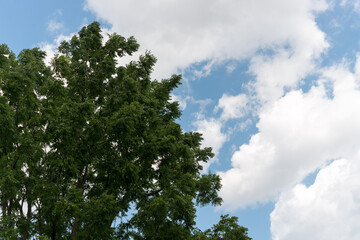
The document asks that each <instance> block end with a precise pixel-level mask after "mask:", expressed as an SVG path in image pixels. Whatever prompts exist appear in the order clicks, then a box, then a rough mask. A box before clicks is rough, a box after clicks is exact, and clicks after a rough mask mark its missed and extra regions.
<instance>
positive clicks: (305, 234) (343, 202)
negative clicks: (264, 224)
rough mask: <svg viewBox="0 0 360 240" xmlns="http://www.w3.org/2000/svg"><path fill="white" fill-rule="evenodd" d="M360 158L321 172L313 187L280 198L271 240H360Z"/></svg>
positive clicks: (300, 187) (338, 162)
mask: <svg viewBox="0 0 360 240" xmlns="http://www.w3.org/2000/svg"><path fill="white" fill-rule="evenodd" d="M359 173H360V158H359V156H356V157H354V158H352V159H339V160H336V161H334V162H333V163H331V164H330V165H329V166H327V167H325V168H323V169H322V170H321V171H320V172H319V173H318V175H317V177H316V180H315V182H314V184H313V185H311V186H309V187H306V186H305V185H303V184H298V185H296V186H295V187H293V188H292V189H291V190H289V191H286V192H284V193H282V194H281V196H280V198H279V201H278V202H277V203H276V206H275V209H274V211H273V212H272V213H271V232H272V237H273V240H300V239H301V240H302V239H319V240H320V239H327V240H348V239H360V222H359V219H360V201H359V200H360V178H359Z"/></svg>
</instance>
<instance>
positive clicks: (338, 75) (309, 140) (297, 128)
mask: <svg viewBox="0 0 360 240" xmlns="http://www.w3.org/2000/svg"><path fill="white" fill-rule="evenodd" d="M358 64H359V61H358ZM358 64H357V66H358ZM357 69H358V67H356V70H357ZM358 74H359V72H355V73H352V72H350V71H349V70H348V69H347V66H346V64H345V63H343V64H340V65H339V66H336V67H332V68H328V69H326V70H324V71H323V75H322V77H321V79H320V80H319V81H318V86H314V87H312V88H311V90H310V91H309V92H308V93H303V92H302V91H301V90H297V91H291V92H289V93H288V94H286V95H285V96H284V97H283V98H281V99H279V100H277V101H275V102H274V103H273V104H267V105H266V106H265V107H263V108H262V110H261V111H260V115H259V118H260V120H259V122H258V124H257V127H258V129H259V132H258V133H257V134H255V135H254V136H252V137H251V140H250V142H249V144H244V145H242V146H241V147H240V149H239V150H238V151H236V152H235V153H234V155H233V156H232V159H231V161H232V169H230V170H229V171H226V172H221V173H220V175H221V177H222V179H223V180H222V183H223V188H222V190H221V191H220V194H221V196H222V197H223V199H224V204H225V208H227V209H236V208H238V207H244V206H247V205H251V204H255V203H257V202H266V201H269V200H274V199H276V197H277V196H278V194H279V193H280V192H282V191H284V190H286V189H289V188H290V187H292V186H293V185H294V184H296V183H299V182H301V181H302V180H303V179H304V178H305V177H306V176H307V175H308V174H309V173H311V172H313V171H315V170H316V169H318V168H321V167H322V166H324V165H326V164H327V162H328V161H329V160H332V159H336V158H339V157H343V158H348V157H352V156H353V154H354V152H357V149H359V148H360V142H359V141H358V139H359V138H360V124H359V122H360V91H359V90H358V82H359V79H358V78H357V77H358V76H359V75H358ZM329 96H330V97H329Z"/></svg>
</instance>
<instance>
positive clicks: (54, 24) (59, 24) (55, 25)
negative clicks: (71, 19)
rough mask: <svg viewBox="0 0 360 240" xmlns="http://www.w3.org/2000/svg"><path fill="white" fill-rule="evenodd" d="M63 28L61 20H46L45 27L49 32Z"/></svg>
mask: <svg viewBox="0 0 360 240" xmlns="http://www.w3.org/2000/svg"><path fill="white" fill-rule="evenodd" d="M63 28H64V23H62V22H57V21H55V20H50V21H49V22H48V26H47V29H48V30H49V31H50V32H56V31H59V30H61V29H63Z"/></svg>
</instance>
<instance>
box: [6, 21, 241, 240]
mask: <svg viewBox="0 0 360 240" xmlns="http://www.w3.org/2000/svg"><path fill="white" fill-rule="evenodd" d="M138 47H139V45H138V44H137V42H136V41H135V39H134V38H133V37H130V38H128V39H125V38H124V37H122V36H119V35H117V34H112V35H109V36H108V40H107V41H106V42H105V43H104V39H103V36H102V35H101V29H100V25H99V23H97V22H94V23H92V24H90V25H88V26H87V27H84V28H82V29H81V31H80V32H79V34H78V35H75V36H73V37H72V39H71V40H70V41H68V42H63V43H61V45H60V46H59V48H58V50H59V52H58V54H57V55H56V56H55V58H54V59H53V62H52V66H51V68H50V67H47V66H46V65H45V63H44V58H45V53H44V52H42V51H40V50H39V49H36V48H35V49H30V50H23V51H22V52H21V53H20V54H19V56H17V57H16V56H15V55H14V54H13V53H12V52H11V51H10V50H9V49H8V47H7V46H6V45H0V93H1V94H0V204H1V219H0V237H1V238H4V239H30V238H32V237H37V238H39V239H154V240H155V239H159V240H160V239H193V237H194V236H193V232H194V226H195V221H194V219H195V217H196V209H195V206H196V204H198V205H206V204H213V205H219V204H220V203H221V198H220V197H219V196H218V194H217V191H218V190H219V189H220V187H221V184H220V178H219V176H217V175H215V174H211V173H208V174H201V170H202V167H201V162H206V161H207V160H208V159H209V158H210V157H212V156H213V154H212V153H211V149H210V148H204V149H202V148H201V147H200V143H201V140H202V138H201V135H200V134H199V133H196V132H189V133H186V132H185V133H184V132H183V131H182V129H181V127H180V126H179V124H177V123H176V122H175V120H176V119H177V118H179V117H180V115H181V113H180V111H179V108H178V103H177V102H172V101H171V99H170V93H171V91H172V90H173V89H174V88H176V87H177V86H178V85H179V84H180V80H181V76H179V75H173V76H172V77H171V78H169V79H165V80H162V81H160V82H159V81H151V77H150V74H151V72H152V68H153V66H154V64H155V62H156V58H155V57H154V56H153V55H151V53H150V52H147V53H146V54H145V55H143V56H141V57H140V58H139V60H138V61H132V62H130V63H129V64H128V65H126V66H118V64H117V60H116V59H117V58H118V57H122V56H124V55H126V54H130V55H131V54H132V53H133V52H135V51H136V50H137V49H138ZM127 215H129V216H127ZM224 221H225V222H224V223H219V224H220V225H219V229H222V228H224V227H225V228H226V226H229V227H230V228H231V232H232V233H234V234H237V233H238V231H240V230H237V228H236V227H234V226H235V225H233V224H234V221H235V219H232V218H230V219H227V218H226V219H224ZM216 229H218V228H216ZM216 229H213V230H212V233H213V234H215V235H216V234H218V235H219V234H220V233H219V231H221V230H216ZM225 231H227V229H226V230H225ZM205 234H206V235H209V234H210V233H208V232H206V233H205ZM215 235H214V236H215ZM218 235H216V236H218ZM220 235H221V234H220ZM220 235H219V236H220ZM221 236H222V235H221ZM224 236H225V237H228V235H224ZM231 236H233V235H231ZM234 236H235V235H234ZM229 239H235V238H229ZM237 239H243V238H237ZM244 239H245V238H244Z"/></svg>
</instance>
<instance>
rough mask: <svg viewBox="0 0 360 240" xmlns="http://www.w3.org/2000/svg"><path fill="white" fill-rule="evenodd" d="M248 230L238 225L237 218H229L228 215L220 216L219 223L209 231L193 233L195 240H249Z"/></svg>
mask: <svg viewBox="0 0 360 240" xmlns="http://www.w3.org/2000/svg"><path fill="white" fill-rule="evenodd" d="M247 231H248V229H247V228H246V227H243V226H240V225H239V224H238V218H237V217H229V214H226V215H221V219H220V221H219V222H218V223H217V224H215V225H214V226H213V227H212V228H211V229H207V230H205V231H204V232H202V231H200V230H197V231H195V233H194V239H195V240H219V239H223V240H251V238H250V237H248V235H247V234H248V233H247Z"/></svg>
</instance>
